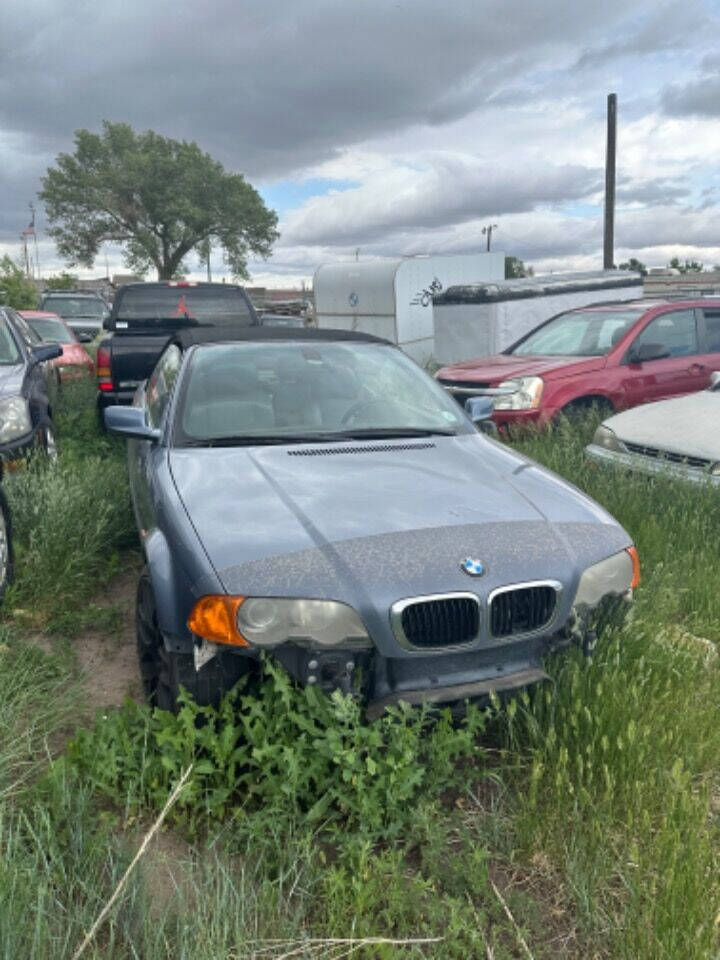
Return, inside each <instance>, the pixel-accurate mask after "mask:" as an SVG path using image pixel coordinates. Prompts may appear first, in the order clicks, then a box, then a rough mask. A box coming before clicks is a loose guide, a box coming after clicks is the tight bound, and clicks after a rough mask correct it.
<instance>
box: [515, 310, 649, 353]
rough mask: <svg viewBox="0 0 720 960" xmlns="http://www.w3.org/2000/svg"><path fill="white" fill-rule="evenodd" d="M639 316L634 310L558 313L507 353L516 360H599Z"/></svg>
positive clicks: (638, 312)
mask: <svg viewBox="0 0 720 960" xmlns="http://www.w3.org/2000/svg"><path fill="white" fill-rule="evenodd" d="M639 317H640V311H638V310H573V311H572V313H561V314H560V316H558V317H555V319H554V320H550V322H549V323H546V324H545V325H544V326H542V327H540V329H539V330H536V331H535V332H534V333H531V334H530V335H529V336H528V337H527V338H526V339H525V340H523V341H522V342H521V343H519V344H518V345H517V346H516V347H513V348H512V349H510V350H509V351H508V353H511V354H512V355H513V356H517V357H527V356H535V357H603V356H605V354H606V353H609V352H610V350H611V349H612V347H614V346H615V344H616V343H617V342H618V341H619V340H620V339H621V338H622V336H623V334H625V333H626V331H627V330H628V328H629V327H630V326H631V325H632V324H633V323H635V322H636V321H637V320H638V318H639Z"/></svg>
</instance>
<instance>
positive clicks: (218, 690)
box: [135, 567, 251, 713]
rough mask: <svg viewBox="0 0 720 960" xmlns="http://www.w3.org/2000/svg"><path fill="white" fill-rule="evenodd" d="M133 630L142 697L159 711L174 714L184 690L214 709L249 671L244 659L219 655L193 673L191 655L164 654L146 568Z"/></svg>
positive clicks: (138, 592)
mask: <svg viewBox="0 0 720 960" xmlns="http://www.w3.org/2000/svg"><path fill="white" fill-rule="evenodd" d="M135 629H136V637H137V651H138V661H139V664H140V673H141V676H142V682H143V687H144V690H145V696H146V697H147V698H148V701H149V703H150V705H151V706H154V707H158V708H159V709H160V710H170V711H171V712H173V713H176V712H177V710H178V695H179V693H180V687H184V688H185V689H186V690H187V692H188V693H189V694H190V695H191V696H192V698H193V699H194V700H195V701H196V703H198V704H200V705H201V706H217V705H218V703H219V702H220V700H221V698H222V695H223V694H224V693H226V692H227V691H228V690H230V689H232V687H233V686H234V685H235V684H236V683H237V681H238V680H239V679H240V677H242V676H244V675H245V674H246V673H247V672H248V671H249V669H250V665H251V664H250V661H249V660H248V659H247V658H245V657H241V656H236V655H233V654H223V653H220V654H218V655H217V656H215V657H213V659H212V660H210V661H209V663H206V664H205V666H203V667H201V668H200V669H199V670H196V669H195V662H194V659H193V657H192V655H191V654H189V653H175V652H172V651H169V650H167V649H166V647H165V641H164V639H163V635H162V632H161V630H160V628H159V626H158V621H157V609H156V605H155V595H154V593H153V588H152V581H151V580H150V574H149V573H148V570H147V567H146V568H145V569H144V570H143V572H142V573H141V575H140V580H139V582H138V590H137V604H136V607H135Z"/></svg>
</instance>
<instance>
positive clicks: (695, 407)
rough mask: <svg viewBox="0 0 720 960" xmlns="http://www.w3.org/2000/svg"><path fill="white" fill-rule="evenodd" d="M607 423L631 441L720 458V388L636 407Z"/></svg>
mask: <svg viewBox="0 0 720 960" xmlns="http://www.w3.org/2000/svg"><path fill="white" fill-rule="evenodd" d="M605 425H606V426H608V427H609V428H610V429H611V430H613V431H614V432H615V433H616V434H617V436H618V437H619V439H620V440H625V441H627V442H628V443H637V444H641V445H642V446H648V447H656V448H658V449H659V450H667V451H669V452H672V453H680V454H685V455H686V456H688V457H702V458H703V459H706V460H720V390H701V391H700V392H699V393H690V394H687V395H686V396H684V397H675V398H674V399H672V400H660V401H659V402H658V403H647V404H645V405H643V406H641V407H633V408H632V409H631V410H626V411H625V412H624V413H618V414H616V415H615V416H614V417H609V418H608V419H607V420H606V421H605Z"/></svg>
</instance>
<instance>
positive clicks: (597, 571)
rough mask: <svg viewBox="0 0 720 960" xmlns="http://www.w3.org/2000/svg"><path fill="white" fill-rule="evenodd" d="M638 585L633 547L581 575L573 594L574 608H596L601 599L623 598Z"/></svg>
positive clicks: (638, 576)
mask: <svg viewBox="0 0 720 960" xmlns="http://www.w3.org/2000/svg"><path fill="white" fill-rule="evenodd" d="M639 583H640V561H639V559H638V555H637V550H636V549H635V547H629V548H628V549H627V550H623V551H622V552H621V553H616V554H613V556H612V557H608V558H607V560H601V561H600V563H596V564H595V565H594V566H592V567H588V569H587V570H586V571H585V573H583V575H582V577H580V584H579V586H578V588H577V593H576V594H575V604H574V605H575V606H576V607H596V606H597V605H598V603H600V601H601V600H602V598H603V597H606V596H608V595H611V596H613V595H614V596H623V595H624V594H626V593H628V591H630V590H632V589H633V588H634V587H636V586H637V585H638V584H639Z"/></svg>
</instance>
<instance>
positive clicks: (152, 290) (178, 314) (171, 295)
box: [115, 285, 252, 326]
mask: <svg viewBox="0 0 720 960" xmlns="http://www.w3.org/2000/svg"><path fill="white" fill-rule="evenodd" d="M238 318H241V319H243V320H244V321H245V322H246V323H247V324H248V325H249V324H250V323H251V322H252V317H251V315H250V310H249V309H248V306H247V303H246V301H245V298H244V297H243V295H242V294H241V293H240V291H239V290H238V289H236V288H233V287H226V288H225V289H223V288H222V286H220V287H214V288H210V289H208V288H207V287H154V286H150V285H148V286H147V287H130V288H129V289H128V290H126V291H125V292H124V293H123V294H122V300H121V302H120V303H119V304H118V307H117V314H116V317H115V319H116V320H180V321H182V320H185V321H188V320H190V321H194V323H195V324H203V323H207V322H208V321H212V324H213V326H219V325H222V323H223V322H224V323H237V320H238Z"/></svg>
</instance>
